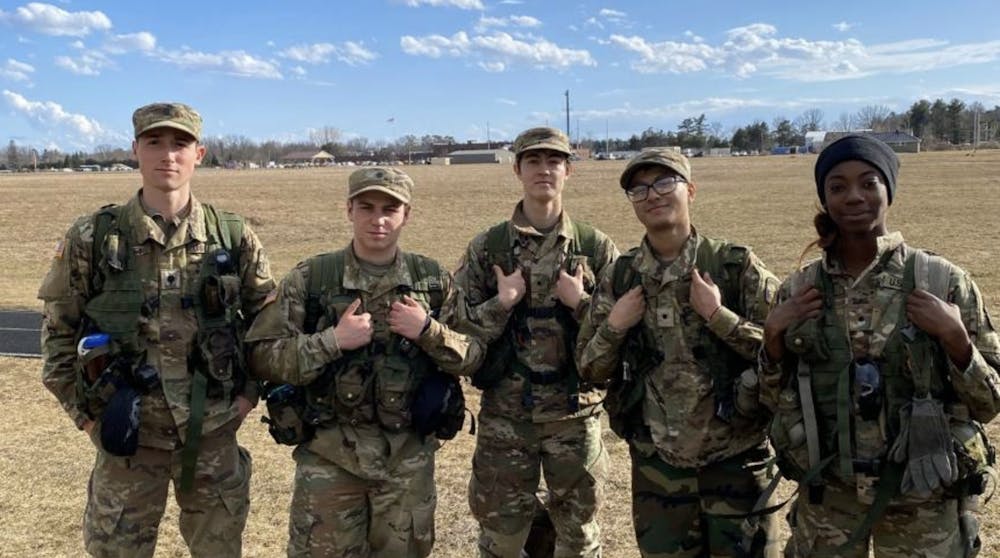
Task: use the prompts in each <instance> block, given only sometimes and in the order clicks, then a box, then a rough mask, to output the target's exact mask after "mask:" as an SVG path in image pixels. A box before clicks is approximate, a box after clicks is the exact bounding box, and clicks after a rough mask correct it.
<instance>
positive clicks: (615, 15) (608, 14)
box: [597, 8, 628, 21]
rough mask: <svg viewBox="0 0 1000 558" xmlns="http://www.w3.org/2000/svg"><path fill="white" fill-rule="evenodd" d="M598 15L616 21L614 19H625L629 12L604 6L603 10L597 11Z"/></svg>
mask: <svg viewBox="0 0 1000 558" xmlns="http://www.w3.org/2000/svg"><path fill="white" fill-rule="evenodd" d="M597 15H599V16H601V17H603V18H604V19H610V20H612V21H614V20H620V19H625V17H626V16H627V15H628V14H626V13H625V12H622V11H619V10H612V9H610V8H602V9H601V11H599V12H597Z"/></svg>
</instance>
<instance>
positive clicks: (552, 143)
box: [514, 126, 573, 155]
mask: <svg viewBox="0 0 1000 558" xmlns="http://www.w3.org/2000/svg"><path fill="white" fill-rule="evenodd" d="M535 149H551V150H552V151H558V152H560V153H565V154H566V155H572V154H573V147H572V146H570V144H569V137H567V136H566V134H565V133H564V132H563V131H562V130H560V129H558V128H549V127H547V126H543V127H540V128H529V129H527V130H525V131H523V132H521V133H520V134H518V136H517V137H516V138H514V154H515V155H520V154H522V153H524V152H525V151H532V150H535Z"/></svg>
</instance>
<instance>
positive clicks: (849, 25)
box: [831, 21, 854, 33]
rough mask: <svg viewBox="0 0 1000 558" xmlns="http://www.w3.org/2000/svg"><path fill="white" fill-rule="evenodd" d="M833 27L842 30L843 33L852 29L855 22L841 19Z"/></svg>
mask: <svg viewBox="0 0 1000 558" xmlns="http://www.w3.org/2000/svg"><path fill="white" fill-rule="evenodd" d="M831 27H833V28H834V29H836V30H837V31H840V32H841V33H847V32H848V31H850V30H851V28H852V27H854V24H853V23H847V22H846V21H840V22H837V23H834V24H833V25H832V26H831Z"/></svg>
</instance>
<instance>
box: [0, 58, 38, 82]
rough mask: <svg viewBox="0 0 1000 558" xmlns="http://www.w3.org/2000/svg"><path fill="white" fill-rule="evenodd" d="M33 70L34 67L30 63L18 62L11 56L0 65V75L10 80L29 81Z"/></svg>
mask: <svg viewBox="0 0 1000 558" xmlns="http://www.w3.org/2000/svg"><path fill="white" fill-rule="evenodd" d="M34 72H35V67H34V66H32V65H31V64H25V63H24V62H19V61H17V60H14V59H13V58H8V59H7V63H6V64H4V65H3V66H0V77H2V78H4V79H8V80H10V81H19V82H24V83H28V84H30V83H31V74H33V73H34Z"/></svg>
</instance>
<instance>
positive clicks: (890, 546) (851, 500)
mask: <svg viewBox="0 0 1000 558" xmlns="http://www.w3.org/2000/svg"><path fill="white" fill-rule="evenodd" d="M807 492H808V491H802V492H799V495H798V498H796V500H795V503H794V504H793V507H792V510H791V511H790V512H789V514H788V523H789V527H790V528H791V530H792V537H791V539H789V541H788V545H787V547H786V548H785V556H788V557H799V558H806V557H812V556H817V557H819V556H822V557H823V558H849V557H858V558H867V557H868V552H869V547H873V548H874V551H875V557H876V558H916V557H924V558H931V557H935V558H961V557H962V556H964V555H965V552H964V549H963V545H962V540H961V536H960V531H959V524H958V500H957V499H944V500H942V499H938V500H927V501H923V502H920V503H914V504H904V505H896V503H895V501H891V502H890V504H889V507H888V508H887V509H886V512H885V514H884V515H883V516H882V518H881V519H879V520H878V521H876V522H875V524H874V525H873V526H872V529H871V534H870V536H869V537H868V539H866V540H863V541H862V542H860V543H858V544H856V545H854V547H853V548H845V549H842V548H840V547H841V545H843V544H844V543H846V542H847V540H848V538H849V537H850V535H851V533H852V532H854V530H855V529H856V528H857V527H858V526H859V525H860V524H861V522H862V521H864V518H865V515H866V514H867V513H868V508H869V505H870V504H869V503H862V502H859V498H858V494H859V488H858V487H857V486H850V485H847V484H844V483H841V482H837V481H830V482H828V483H827V484H826V485H825V488H824V490H823V498H822V503H819V504H811V503H809V495H808V494H807ZM865 500H866V501H868V502H870V501H871V498H870V497H869V498H865Z"/></svg>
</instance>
